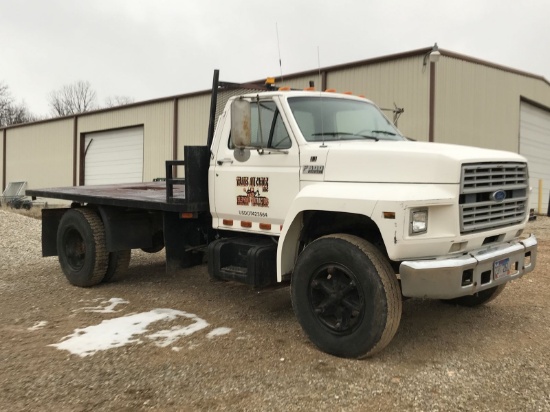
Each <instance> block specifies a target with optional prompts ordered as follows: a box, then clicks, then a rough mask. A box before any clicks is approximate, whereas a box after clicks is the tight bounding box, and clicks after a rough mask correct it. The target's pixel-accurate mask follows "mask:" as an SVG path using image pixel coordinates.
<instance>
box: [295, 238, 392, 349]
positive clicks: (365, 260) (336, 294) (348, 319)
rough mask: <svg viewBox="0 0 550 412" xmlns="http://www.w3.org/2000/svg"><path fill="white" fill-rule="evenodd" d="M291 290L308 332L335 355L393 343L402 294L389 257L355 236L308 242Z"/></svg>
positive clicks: (311, 337) (302, 324) (323, 347)
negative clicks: (388, 259)
mask: <svg viewBox="0 0 550 412" xmlns="http://www.w3.org/2000/svg"><path fill="white" fill-rule="evenodd" d="M291 294H292V306H293V308H294V312H295V313H296V317H297V318H298V321H299V322H300V324H301V326H302V328H303V329H304V331H305V333H306V334H307V335H308V337H309V338H310V339H311V341H312V342H313V343H314V344H315V345H316V346H317V347H319V349H321V350H323V351H325V352H327V353H330V354H332V355H335V356H340V357H345V358H365V357H368V356H371V355H374V354H375V353H377V352H379V351H381V350H382V349H383V348H384V347H386V346H387V345H388V344H389V343H390V341H391V339H392V338H393V336H394V335H395V333H396V331H397V328H398V326H399V321H400V319H401V293H400V290H399V284H398V282H397V278H396V276H395V273H394V271H393V270H392V268H391V266H390V264H389V262H388V261H387V259H386V258H385V257H384V256H383V255H382V253H381V252H380V251H379V250H378V249H377V248H376V247H374V246H373V245H372V244H370V243H368V242H367V241H366V240H364V239H361V238H359V237H356V236H352V235H347V234H337V235H330V236H325V237H322V238H319V239H317V240H315V241H314V242H312V243H310V244H309V245H308V246H307V247H306V248H305V249H304V251H303V252H302V253H301V254H300V256H299V257H298V262H297V264H296V268H295V270H294V273H293V275H292V283H291Z"/></svg>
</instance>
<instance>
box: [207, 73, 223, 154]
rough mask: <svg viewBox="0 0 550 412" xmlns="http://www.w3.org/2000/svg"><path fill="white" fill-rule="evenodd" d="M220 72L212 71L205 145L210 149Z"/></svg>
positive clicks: (214, 125)
mask: <svg viewBox="0 0 550 412" xmlns="http://www.w3.org/2000/svg"><path fill="white" fill-rule="evenodd" d="M219 79H220V71H219V70H217V69H216V70H214V79H213V80H212V97H211V98H210V120H209V123H208V140H207V143H206V145H207V146H208V148H209V149H210V146H212V141H213V140H214V128H215V127H216V106H217V105H218V82H219Z"/></svg>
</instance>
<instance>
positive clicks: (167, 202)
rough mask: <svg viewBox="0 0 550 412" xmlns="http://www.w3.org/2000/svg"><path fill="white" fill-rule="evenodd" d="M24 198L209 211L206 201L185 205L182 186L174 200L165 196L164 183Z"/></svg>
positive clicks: (59, 190) (61, 190)
mask: <svg viewBox="0 0 550 412" xmlns="http://www.w3.org/2000/svg"><path fill="white" fill-rule="evenodd" d="M26 194H27V196H32V197H33V198H34V197H44V198H50V199H63V200H69V201H73V202H79V203H89V204H96V205H105V206H118V207H125V208H134V209H147V210H161V211H167V212H203V211H208V210H209V209H208V202H205V201H202V202H188V201H187V200H186V199H185V186H184V185H178V186H174V190H173V197H171V198H170V199H167V197H166V183H165V182H151V183H128V184H116V185H96V186H74V187H56V188H47V189H32V190H27V192H26Z"/></svg>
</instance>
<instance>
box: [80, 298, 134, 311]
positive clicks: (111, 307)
mask: <svg viewBox="0 0 550 412" xmlns="http://www.w3.org/2000/svg"><path fill="white" fill-rule="evenodd" d="M97 301H101V299H94V300H93V301H92V302H97ZM126 303H130V302H128V301H127V300H124V299H121V298H111V299H109V300H104V301H101V302H100V305H99V306H87V307H83V308H79V309H76V310H74V311H73V312H93V313H116V312H120V311H121V310H122V309H119V310H115V308H116V307H117V305H122V304H126Z"/></svg>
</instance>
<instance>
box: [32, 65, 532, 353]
mask: <svg viewBox="0 0 550 412" xmlns="http://www.w3.org/2000/svg"><path fill="white" fill-rule="evenodd" d="M230 85H231V84H229V83H223V82H218V74H217V72H216V73H215V76H214V87H213V96H212V107H211V117H210V120H211V122H210V129H209V137H208V139H207V145H205V146H194V147H185V148H184V156H185V159H184V160H183V161H168V162H167V166H166V181H165V182H151V183H143V184H121V185H109V186H80V187H68V188H54V189H35V190H30V191H27V194H28V195H31V196H34V197H36V196H40V197H46V198H58V199H65V200H69V201H72V207H71V208H62V209H44V210H43V219H42V226H43V231H42V247H43V255H44V256H54V255H57V256H59V262H60V265H61V268H62V270H63V272H64V274H65V276H66V277H67V279H68V280H69V282H70V283H72V284H74V285H76V286H81V287H89V286H93V285H95V284H98V283H100V282H104V281H107V280H110V279H111V278H112V277H113V276H114V275H115V274H117V273H118V272H121V271H122V270H124V269H125V268H127V266H128V262H129V259H130V251H131V249H137V248H140V249H143V250H145V251H148V252H156V251H159V250H161V249H162V248H163V247H165V248H166V261H167V268H168V269H173V268H175V267H180V266H187V267H189V266H192V265H194V264H199V263H202V262H203V257H204V256H206V257H207V260H208V270H209V274H210V277H211V278H212V279H218V280H232V281H240V282H243V283H246V284H248V285H252V286H254V287H257V288H261V287H269V286H273V285H277V284H285V283H286V284H288V283H290V292H291V297H292V305H293V308H294V311H295V313H296V316H297V318H298V321H299V322H300V324H301V326H302V327H303V329H304V331H305V333H306V334H307V335H308V337H309V338H310V339H311V341H312V342H313V343H314V344H315V345H317V346H318V347H319V348H320V349H321V350H323V351H325V352H328V353H330V354H333V355H336V356H342V357H351V358H363V357H367V356H371V355H373V354H375V353H377V352H378V351H380V350H382V349H383V348H384V347H385V346H386V345H388V343H389V342H390V341H391V339H392V337H393V336H394V334H395V333H396V331H397V328H398V325H399V321H400V317H401V307H402V300H403V298H404V297H407V298H409V297H410V298H429V299H442V300H444V301H446V302H452V303H454V304H458V305H465V306H476V305H481V304H484V303H487V302H489V301H490V300H492V299H494V298H495V297H496V296H497V295H499V294H500V293H501V292H502V290H503V289H504V287H505V286H506V284H507V283H508V282H509V281H511V280H514V279H518V278H519V277H521V276H522V275H524V274H525V273H528V272H530V271H532V270H533V269H534V267H535V262H536V253H537V241H536V239H535V237H534V236H532V235H531V236H525V235H523V231H524V228H525V224H526V222H527V220H528V218H529V213H528V196H529V192H530V188H529V183H528V182H529V179H528V168H527V162H526V159H525V158H523V157H522V156H519V155H517V154H515V153H508V152H503V151H495V150H484V149H479V148H472V147H466V146H454V145H443V144H435V143H420V142H414V141H410V140H409V139H407V138H405V137H404V136H403V135H402V134H401V133H400V132H399V130H397V129H396V128H395V127H394V125H393V124H392V123H391V122H390V121H388V119H387V118H386V117H385V116H384V115H383V114H382V112H381V111H380V110H379V109H378V108H377V106H376V105H375V104H373V103H372V102H371V101H369V100H367V99H365V98H361V97H354V96H351V95H348V94H337V93H330V92H316V91H292V90H274V89H273V90H269V91H262V92H260V91H253V92H248V93H245V94H240V95H236V96H232V97H231V98H229V99H228V100H227V104H225V106H224V107H225V108H224V109H223V112H221V114H220V115H219V116H216V107H217V106H218V100H219V98H218V90H220V89H222V88H223V87H226V88H228V89H229V88H231V87H230ZM214 122H217V124H216V127H215V132H214ZM182 165H183V166H184V168H185V178H177V177H174V173H173V171H174V169H175V167H177V166H182Z"/></svg>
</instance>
